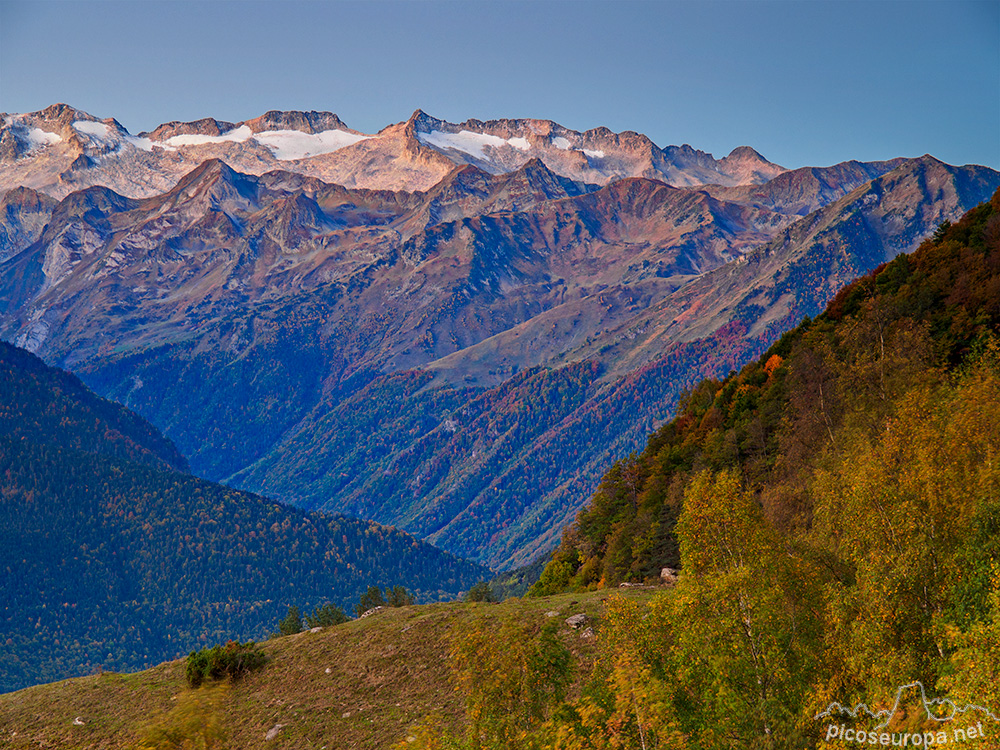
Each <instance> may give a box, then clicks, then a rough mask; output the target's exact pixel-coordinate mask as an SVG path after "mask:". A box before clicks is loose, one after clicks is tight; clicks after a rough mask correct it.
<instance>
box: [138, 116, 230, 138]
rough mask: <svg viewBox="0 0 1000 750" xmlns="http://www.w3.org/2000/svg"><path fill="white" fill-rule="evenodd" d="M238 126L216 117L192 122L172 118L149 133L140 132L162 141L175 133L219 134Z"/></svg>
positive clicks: (145, 136) (142, 134)
mask: <svg viewBox="0 0 1000 750" xmlns="http://www.w3.org/2000/svg"><path fill="white" fill-rule="evenodd" d="M236 127H237V125H236V123H232V122H226V121H225V120H216V119H215V118H214V117H203V118H202V119H200V120H193V121H192V122H180V121H178V120H172V121H170V122H166V123H163V124H162V125H159V126H157V127H156V129H155V130H152V131H150V132H148V133H140V135H141V136H143V137H144V138H149V139H150V140H152V141H160V142H162V141H166V140H167V139H168V138H173V137H174V136H175V135H211V136H219V135H223V134H225V133H228V132H229V131H231V130H234V129H235V128H236Z"/></svg>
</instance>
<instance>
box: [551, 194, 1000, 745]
mask: <svg viewBox="0 0 1000 750" xmlns="http://www.w3.org/2000/svg"><path fill="white" fill-rule="evenodd" d="M998 334H1000V193H997V194H995V195H994V196H993V198H992V200H991V201H989V202H987V203H984V204H982V205H980V206H978V207H976V208H975V209H973V210H971V211H970V212H969V213H967V214H966V215H965V216H964V218H962V219H961V220H960V221H958V222H956V223H955V224H954V225H951V224H949V223H944V224H942V225H941V226H940V228H939V229H938V231H937V232H936V233H935V235H934V237H933V238H931V239H929V240H927V241H925V242H924V243H923V244H922V245H921V246H920V248H919V249H918V250H917V251H916V252H914V253H913V254H911V255H901V256H899V257H898V258H896V259H895V260H893V261H891V262H889V263H886V264H884V265H882V266H880V267H879V268H877V269H876V270H874V271H873V272H871V273H870V274H868V275H866V276H865V277H863V278H861V279H859V280H857V281H856V282H854V283H853V284H850V285H849V286H847V287H846V288H845V289H843V290H842V291H841V292H840V293H839V294H837V296H836V297H835V298H834V299H833V300H832V301H831V302H830V304H829V305H828V307H827V308H826V311H825V312H824V313H823V314H822V315H819V316H817V317H816V318H815V319H812V320H806V321H804V322H803V323H802V324H801V325H800V326H799V327H798V328H796V329H795V330H794V331H792V332H789V333H788V334H786V335H784V336H783V337H782V338H781V339H780V340H779V341H778V342H777V343H776V344H775V345H774V346H772V347H771V348H770V349H769V350H768V351H767V352H765V353H764V354H763V355H762V356H761V357H760V358H759V359H758V360H757V361H755V362H753V363H751V364H749V365H747V366H746V367H744V368H743V369H742V370H740V371H739V372H734V373H732V374H731V375H730V376H729V377H727V378H726V379H724V380H721V381H718V380H706V381H703V382H701V383H700V384H699V385H698V386H696V387H695V388H693V389H692V390H690V391H689V392H688V393H687V395H686V396H685V398H684V401H683V405H682V407H681V408H680V409H679V410H678V415H677V417H676V418H675V419H674V420H673V421H671V422H670V423H669V424H666V425H664V426H663V427H662V428H661V429H660V430H658V431H657V432H656V433H654V434H653V435H652V436H651V437H650V439H649V442H648V445H647V447H646V449H645V450H644V451H643V452H642V453H641V454H639V455H633V456H632V457H630V458H629V459H628V460H625V461H621V462H619V463H618V464H616V465H615V466H614V467H613V468H612V469H611V471H609V472H608V474H607V475H605V477H604V479H603V480H602V482H601V485H600V489H599V490H598V491H597V492H596V493H595V494H594V496H593V497H592V498H591V502H590V504H589V506H588V507H587V508H586V509H585V510H584V511H582V512H581V513H580V514H579V516H578V517H577V520H576V522H575V523H574V524H573V525H572V526H571V527H569V528H567V530H566V531H565V533H564V536H563V540H562V544H561V546H560V547H559V549H558V550H557V551H556V552H555V553H554V555H553V558H552V560H551V561H550V562H549V564H548V565H547V566H546V569H545V570H544V572H543V574H542V577H541V579H540V581H539V583H538V584H536V586H535V587H534V588H533V593H534V594H536V595H544V594H549V593H553V592H556V591H583V590H587V589H601V588H607V587H612V586H617V585H618V584H619V582H629V581H632V582H639V581H649V580H651V579H657V578H658V576H659V572H660V569H661V568H662V567H665V566H671V567H675V566H679V567H680V568H681V576H680V583H679V584H678V587H677V590H676V591H675V592H674V593H672V594H671V595H669V596H666V597H658V598H657V599H656V600H654V601H653V602H652V603H651V604H650V605H649V607H648V608H646V609H645V610H644V611H639V610H637V611H635V612H634V613H633V616H634V620H633V625H634V627H635V630H634V631H633V634H632V637H631V638H632V639H631V641H630V642H629V643H628V644H626V646H624V647H623V651H622V652H621V653H620V656H622V658H626V657H627V658H628V659H630V660H631V663H633V665H634V666H635V668H636V669H638V670H640V671H642V670H646V672H645V674H647V675H648V680H647V681H646V682H645V684H644V687H643V691H644V692H643V696H644V697H642V698H640V697H637V698H636V700H638V701H640V702H641V701H643V700H648V701H649V702H648V703H647V704H646V709H647V711H648V712H647V713H646V714H645V715H646V717H647V718H645V719H642V718H633V720H632V723H633V730H634V731H635V732H636V733H637V735H636V736H638V733H639V732H640V731H641V732H643V733H644V734H645V738H646V739H645V742H646V743H648V742H649V739H650V737H654V738H658V742H659V743H660V745H659V746H671V745H669V743H668V742H667V739H668V738H670V737H683V738H685V743H686V744H682V745H678V746H688V747H705V748H708V747H712V748H714V747H732V748H736V747H740V748H747V747H773V746H776V745H774V744H773V739H772V738H773V737H774V736H781V737H784V738H795V740H794V742H792V741H791V740H789V739H785V740H783V741H782V743H781V745H780V746H796V747H813V746H817V744H818V743H821V738H820V737H819V735H818V734H817V732H819V726H818V724H817V722H816V721H815V716H816V715H817V713H819V712H821V711H822V710H823V708H824V707H825V706H827V705H828V704H830V703H831V702H833V701H839V702H840V703H841V704H842V705H845V706H847V705H851V706H853V705H856V704H857V703H859V702H865V703H866V704H868V705H873V706H874V705H879V704H881V705H889V706H891V705H892V698H893V695H894V694H895V693H896V692H897V690H898V689H899V688H900V686H904V685H906V684H908V683H913V682H916V681H919V682H920V683H921V684H922V685H923V686H925V687H926V688H927V690H928V691H930V693H931V694H933V695H941V696H947V697H949V698H950V699H952V700H954V701H955V702H956V704H958V705H965V704H968V703H973V704H976V705H979V706H986V707H989V706H992V707H993V708H994V709H996V708H997V706H1000V692H998V687H997V686H998V685H1000V654H998V652H997V650H996V644H997V643H1000V542H998V533H997V532H998V529H1000V464H998V463H997V456H998V455H1000V419H998V417H1000V335H998ZM619 697H621V696H620V695H619ZM639 713H640V714H641V713H642V712H639ZM916 713H919V712H911V714H910V716H909V719H907V721H909V722H910V723H909V724H908V725H906V726H909V727H910V728H911V729H912V728H913V727H919V726H921V721H922V720H924V721H925V720H926V718H927V717H924V719H921V718H920V717H919V716H916ZM993 715H996V711H994V713H993ZM580 716H581V715H580V714H577V719H575V720H574V721H575V722H576V723H575V724H574V726H575V728H574V729H572V731H573V732H577V731H578V730H579V731H583V730H582V729H581V726H582V725H581V724H580V723H579V720H580ZM571 723H573V722H571ZM925 723H926V721H925ZM901 726H902V725H901ZM640 727H642V728H641V729H640ZM723 727H724V728H725V731H722V728H723ZM607 728H608V727H605V729H607ZM567 731H569V730H567ZM994 734H995V731H994ZM588 736H589V735H588ZM995 741H996V738H995V737H994V739H993V742H994V743H995ZM558 746H559V747H570V746H572V747H578V746H579V747H584V746H587V747H589V746H591V745H585V744H580V745H570V744H567V745H558ZM597 746H601V745H597ZM637 746H638V745H637ZM645 746H653V745H652V744H647V745H645ZM988 746H990V747H994V746H995V744H988Z"/></svg>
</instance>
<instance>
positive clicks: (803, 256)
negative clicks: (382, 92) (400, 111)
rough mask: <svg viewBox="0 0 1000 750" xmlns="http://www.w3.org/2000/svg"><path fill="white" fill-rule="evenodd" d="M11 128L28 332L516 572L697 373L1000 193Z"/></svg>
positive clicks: (328, 493) (169, 427) (102, 129)
mask: <svg viewBox="0 0 1000 750" xmlns="http://www.w3.org/2000/svg"><path fill="white" fill-rule="evenodd" d="M2 122H3V125H2V127H0V191H2V192H3V195H2V197H0V336H2V337H3V338H4V339H6V340H7V341H10V342H13V343H15V344H17V345H18V346H21V347H24V348H26V349H28V350H30V351H31V352H33V353H35V354H37V355H38V356H39V357H41V358H42V359H43V360H44V361H45V362H47V363H48V364H50V365H55V366H58V367H62V368H65V369H68V370H71V371H72V372H73V373H75V374H76V375H77V376H78V377H79V378H81V379H82V380H83V382H84V383H86V384H87V386H89V387H90V388H91V389H93V390H94V391H96V392H97V393H98V394H100V395H101V396H103V397H106V398H109V399H112V400H115V401H118V402H119V403H121V404H124V405H125V406H127V407H128V408H129V409H131V410H133V411H134V412H136V413H138V414H139V415H141V416H142V417H143V418H144V419H146V420H148V421H149V422H150V423H151V424H152V425H154V426H155V427H156V428H157V429H159V430H160V431H161V432H162V433H163V434H164V435H166V436H167V438H169V439H170V440H171V441H172V442H173V444H174V445H176V447H177V449H178V450H179V452H180V454H182V455H183V456H184V458H185V459H186V460H187V462H188V463H189V464H190V468H191V471H192V472H193V473H194V474H195V475H197V476H200V477H203V478H205V479H207V480H212V481H216V482H222V483H224V484H227V485H229V486H230V487H233V488H237V489H240V490H246V491H251V492H253V493H258V494H260V495H265V496H267V497H270V498H273V499H276V500H280V501H283V502H285V503H290V504H294V505H298V506H301V507H302V508H304V509H307V510H323V511H331V512H340V513H344V514H348V515H351V516H356V517H360V518H364V519H369V520H373V521H377V522H379V523H383V524H391V525H394V526H397V527H398V528H400V529H402V530H404V531H406V532H409V533H412V534H413V535H415V536H417V537H419V538H421V539H424V540H426V541H429V542H431V543H432V544H434V545H436V546H438V547H440V548H442V549H443V550H446V551H447V552H450V553H453V554H456V555H460V556H463V557H466V558H470V559H472V560H475V561H477V562H479V563H482V564H485V565H488V566H489V567H491V568H493V569H498V570H504V569H509V568H512V567H515V566H517V565H520V564H524V563H527V562H529V561H531V560H533V559H535V558H537V557H538V556H539V554H541V553H543V552H547V551H549V550H551V549H553V548H554V547H555V546H556V545H557V544H558V542H559V538H560V534H561V531H562V529H563V527H565V526H566V525H567V524H568V523H569V522H570V521H571V520H572V519H573V518H574V517H575V516H576V514H577V512H578V511H579V510H580V509H581V508H582V507H583V506H584V505H585V504H586V502H587V500H588V498H589V497H590V495H591V493H592V492H593V490H594V489H595V488H596V487H597V485H598V482H599V480H600V478H601V476H602V475H603V474H604V472H605V471H607V469H608V467H609V466H611V464H613V463H614V462H615V461H616V460H617V459H620V458H623V457H625V456H628V455H629V454H630V453H631V452H633V451H635V450H636V449H638V448H639V447H641V446H642V445H643V444H644V442H645V439H646V436H647V435H648V434H649V433H650V431H651V430H653V429H655V428H656V427H658V426H659V425H661V424H663V423H664V422H665V421H666V420H667V419H668V418H669V417H670V416H671V414H672V412H673V410H674V408H675V406H676V403H677V400H678V398H679V397H680V395H681V394H682V393H683V392H684V391H685V390H686V389H689V388H690V387H692V386H693V385H695V384H696V383H697V382H699V381H700V380H701V379H702V378H704V377H719V376H724V375H726V374H727V373H729V372H730V371H731V370H733V369H736V368H738V367H740V366H742V365H743V364H744V363H746V362H747V361H749V360H750V359H752V358H754V357H756V356H759V355H760V354H761V353H762V352H764V351H765V350H766V349H767V348H768V347H769V346H770V345H771V344H772V343H773V342H774V341H775V340H776V339H777V338H778V337H779V336H780V335H781V334H782V333H783V332H785V331H787V330H789V329H791V328H793V327H795V326H796V325H798V324H799V323H800V321H801V320H802V319H803V318H805V317H807V316H814V315H816V314H818V313H819V312H820V311H822V310H823V309H824V308H825V306H826V304H827V302H828V301H829V300H830V299H831V298H832V297H833V295H834V294H835V293H836V292H837V290H838V289H839V288H840V287H842V286H843V285H844V284H846V283H847V282H849V281H851V280H852V279H854V278H856V277H858V276H860V275H863V274H865V273H867V272H869V271H871V270H872V269H874V268H876V267H877V266H879V265H880V264H882V263H884V262H886V261H888V260H891V259H892V258H894V257H895V256H897V255H898V254H900V253H906V252H909V251H911V250H913V249H915V248H916V247H917V246H918V245H919V244H920V242H921V241H922V240H923V239H924V238H925V237H926V236H927V235H929V234H930V233H931V232H933V231H934V230H935V228H937V227H938V226H939V225H941V224H942V222H945V221H954V220H957V219H958V218H959V217H960V216H961V215H962V214H963V213H964V212H966V211H967V210H969V209H970V208H972V207H973V206H975V205H976V204H978V203H980V202H982V201H984V200H986V199H988V198H989V197H990V195H991V194H992V193H993V192H994V191H995V190H996V188H997V187H998V186H1000V173H997V172H995V171H993V170H991V169H988V168H985V167H981V166H958V167H956V166H950V165H947V164H944V163H942V162H940V161H938V160H937V159H935V158H933V157H932V156H929V155H925V156H921V157H918V158H897V159H892V160H889V161H882V162H867V163H862V162H845V163H842V164H837V165H834V166H830V167H808V168H800V169H785V168H783V167H780V166H778V165H776V164H773V163H771V162H769V161H768V160H767V159H765V158H764V157H762V156H761V155H760V154H758V153H757V152H756V151H754V150H753V149H752V148H749V147H741V148H738V149H736V150H735V151H733V152H732V153H731V154H729V155H728V156H726V157H724V158H722V159H715V158H713V157H712V156H711V155H710V154H707V153H704V152H701V151H698V150H695V149H693V148H691V147H690V146H679V147H678V146H668V147H666V148H660V147H658V146H657V145H656V144H654V143H653V142H652V141H650V139H648V138H646V137H645V136H643V135H641V134H638V133H633V132H623V133H613V132H611V131H609V130H607V129H603V128H598V129H595V130H589V131H587V132H583V133H581V132H576V131H573V130H569V129H567V128H564V127H562V126H560V125H558V124H556V123H553V122H549V121H542V120H524V119H521V120H514V119H512V120H497V121H489V122H480V121H476V120H469V121H467V122H464V123H461V124H457V125H456V124H451V123H448V122H445V121H442V120H438V119H435V118H433V117H431V116H429V115H427V114H425V113H423V112H421V111H417V112H415V113H414V114H413V115H412V116H411V117H410V118H409V119H408V120H406V121H405V122H401V123H398V124H395V125H391V126H389V127H386V128H385V129H383V130H382V131H380V132H379V133H376V134H366V133H360V132H357V131H354V130H352V129H350V128H348V127H347V126H346V125H345V124H344V123H343V122H342V121H341V120H340V119H339V118H338V117H337V116H336V115H334V114H331V113H325V112H323V113H320V112H268V113H267V114H265V115H263V116H261V117H258V118H256V119H253V120H248V121H245V122H239V123H232V122H220V121H217V120H213V119H205V120H199V121H197V122H191V123H180V122H171V123H167V124H164V125H161V126H159V127H158V128H156V129H155V130H153V131H151V132H148V133H141V134H139V135H137V136H133V135H132V134H130V133H128V131H127V130H126V129H125V128H124V127H123V126H122V125H121V124H119V123H118V122H117V121H115V120H113V119H105V120H99V119H97V118H95V117H93V116H91V115H88V114H86V113H84V112H81V111H78V110H75V109H73V108H72V107H69V106H66V105H61V104H60V105H54V106H52V107H49V108H47V109H45V110H43V111H40V112H35V113H30V114H13V115H2ZM171 460H173V459H171Z"/></svg>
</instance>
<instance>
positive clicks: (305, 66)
mask: <svg viewBox="0 0 1000 750" xmlns="http://www.w3.org/2000/svg"><path fill="white" fill-rule="evenodd" d="M57 101H62V102H67V103H69V104H73V105H74V106H77V107H79V108H81V109H84V110H86V111H88V112H90V113H91V114H93V115H96V116H98V117H116V118H118V120H119V121H120V122H121V123H122V124H123V125H125V127H127V128H128V129H129V130H130V131H131V132H133V133H138V132H139V131H143V130H149V129H152V128H153V127H155V126H156V125H158V124H159V123H161V122H164V121H168V120H190V119H196V118H199V117H206V116H212V117H216V118H218V119H224V120H230V121H238V120H242V119H246V118H249V117H254V116H256V115H259V114H261V113H263V112H264V111H266V110H268V109H317V110H330V111H333V112H336V113H337V114H339V115H340V116H341V118H343V119H344V121H345V122H347V124H348V125H350V126H351V127H354V128H357V129H359V130H363V131H367V132H372V131H376V130H379V129H380V128H382V127H384V126H386V125H388V124H391V123H393V122H398V121H400V120H404V119H406V118H407V117H408V116H409V114H410V113H411V112H412V111H413V110H414V109H416V108H418V107H419V108H422V109H424V110H425V111H427V112H428V113H430V114H432V115H435V116H437V117H441V118H443V119H447V120H450V121H452V122H458V121H462V120H465V119H467V118H470V117H476V118H479V119H490V118H497V117H538V118H548V119H553V120H556V121H557V122H560V123H562V124H563V125H566V126H567V127H570V128H573V129H576V130H585V129H587V128H592V127H596V126H599V125H604V126H607V127H609V128H611V129H612V130H616V131H620V130H636V131H639V132H642V133H645V134H647V135H648V136H650V137H651V138H652V139H653V140H654V141H655V142H656V143H658V144H659V145H661V146H666V145H670V144H680V143H690V144H691V145H693V146H695V147H696V148H700V149H703V150H706V151H710V152H712V153H714V154H715V155H716V156H722V155H724V154H726V153H728V152H729V151H730V150H731V149H733V148H734V147H736V146H739V145H743V144H746V145H751V146H753V147H754V148H756V149H757V150H758V151H760V152H761V153H763V154H764V155H765V156H766V157H768V158H770V159H771V160H772V161H775V162H778V163H780V164H783V165H785V166H788V167H798V166H804V165H825V164H832V163H835V162H838V161H843V160H845V159H862V160H872V159H885V158H889V157H893V156H918V155H920V154H923V153H931V154H933V155H935V156H937V157H939V158H941V159H943V160H945V161H947V162H950V163H953V164H965V163H979V164H986V165H989V166H992V167H994V168H1000V0H990V1H988V2H963V1H962V0H935V1H933V2H913V1H911V0H840V1H838V2H822V1H819V0H795V1H794V2H763V1H757V0H739V1H737V2H733V1H729V2H713V1H711V0H699V1H698V2H682V1H680V0H678V1H676V2H667V1H663V2H655V1H652V0H647V1H640V0H636V1H629V0H624V1H622V0H619V1H618V2H585V1H572V0H561V1H559V2H547V1H544V0H543V1H541V2H537V1H536V2H517V1H515V0H505V1H504V2H488V1H486V0H479V1H477V2H463V1H462V0H448V1H447V2H438V1H434V0H410V1H408V2H382V1H380V0H367V1H366V2H322V1H321V0H311V1H308V2H292V1H285V2H243V1H242V0H228V1H227V0H216V1H215V2H156V1H150V0H130V1H129V2H119V1H118V0H105V1H103V2H101V1H98V2H93V1H91V0H73V1H70V2H67V1H65V0H32V1H26V0H0V111H7V112H25V111H33V110H37V109H41V108H43V107H45V106H46V105H48V104H51V103H54V102H57Z"/></svg>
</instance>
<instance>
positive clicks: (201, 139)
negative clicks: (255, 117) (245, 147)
mask: <svg viewBox="0 0 1000 750" xmlns="http://www.w3.org/2000/svg"><path fill="white" fill-rule="evenodd" d="M252 136H253V131H252V130H250V127H249V126H248V125H240V127H238V128H233V129H232V130H230V131H229V132H228V133H223V134H222V135H200V134H198V133H185V134H183V135H175V136H172V137H170V138H167V140H166V141H165V143H166V144H167V145H168V146H174V147H177V146H205V145H207V144H209V143H246V142H247V141H248V140H250V138H251V137H252Z"/></svg>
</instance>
